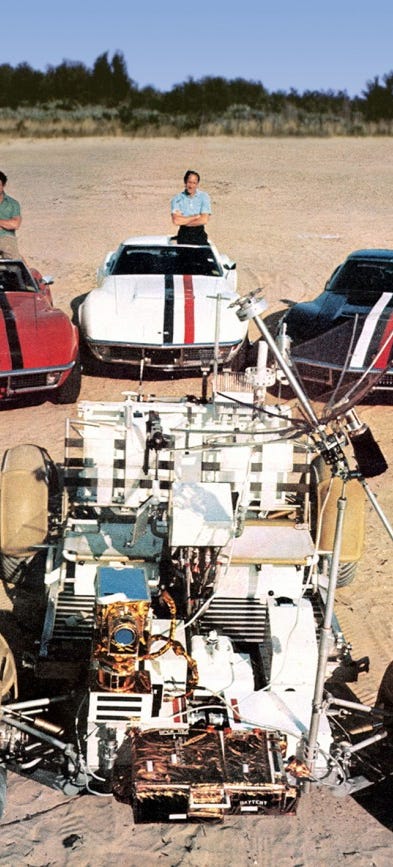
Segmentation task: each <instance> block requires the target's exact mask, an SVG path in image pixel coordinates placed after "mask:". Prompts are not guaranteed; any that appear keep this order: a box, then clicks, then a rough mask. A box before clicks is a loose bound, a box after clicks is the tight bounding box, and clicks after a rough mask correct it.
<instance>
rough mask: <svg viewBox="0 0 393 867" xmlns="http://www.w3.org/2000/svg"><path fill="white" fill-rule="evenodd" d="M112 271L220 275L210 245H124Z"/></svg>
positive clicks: (120, 272)
mask: <svg viewBox="0 0 393 867" xmlns="http://www.w3.org/2000/svg"><path fill="white" fill-rule="evenodd" d="M110 273H111V274H195V275H198V276H199V275H201V276H204V277H221V276H222V270H221V266H220V265H219V264H218V262H217V260H216V258H215V256H214V254H213V251H212V250H211V248H210V247H181V246H173V247H123V248H122V249H121V251H120V254H119V255H118V256H117V258H116V259H115V261H114V263H113V266H112V268H111V270H110Z"/></svg>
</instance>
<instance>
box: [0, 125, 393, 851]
mask: <svg viewBox="0 0 393 867" xmlns="http://www.w3.org/2000/svg"><path fill="white" fill-rule="evenodd" d="M0 151H1V157H0V165H1V168H2V170H3V171H5V172H6V174H7V175H8V176H9V183H8V192H9V193H10V194H11V195H14V196H15V197H16V198H18V199H19V200H20V201H21V204H22V207H23V224H22V228H21V229H20V232H19V245H20V249H21V252H22V253H23V255H24V256H25V258H26V259H27V260H28V261H29V262H30V263H32V264H35V265H36V266H37V267H39V268H40V270H41V271H42V272H43V273H44V274H52V275H53V276H54V277H55V285H54V290H53V294H54V298H55V302H56V304H57V305H58V306H60V307H62V308H63V309H64V310H65V311H67V312H68V313H70V310H71V308H70V304H71V301H72V300H73V299H75V298H77V297H78V296H79V295H81V294H83V293H84V292H87V291H88V290H89V289H90V288H92V287H93V286H94V280H95V270H96V268H97V266H98V265H99V263H100V262H101V260H102V258H103V256H104V254H105V252H106V251H107V250H109V249H113V248H115V247H117V245H118V243H119V242H120V241H121V240H123V239H124V238H125V237H127V236H128V235H133V234H154V233H164V234H165V233H167V232H170V231H171V222H170V218H169V199H170V197H171V196H172V195H173V193H174V192H177V191H178V190H180V189H181V188H182V176H183V173H184V171H185V169H187V168H196V169H197V170H198V171H199V172H200V173H201V176H202V183H201V188H202V189H206V190H208V191H209V192H210V194H211V198H212V205H213V212H214V213H213V216H212V218H211V223H210V227H209V230H210V235H211V237H212V238H213V239H214V241H215V242H216V244H217V246H218V247H219V248H220V249H222V250H225V251H226V252H228V254H230V255H231V257H232V258H233V259H236V261H237V263H238V270H239V278H240V287H241V291H242V292H243V293H245V292H247V291H248V290H250V289H252V288H255V287H257V286H263V287H264V288H265V292H266V297H267V299H268V302H269V305H270V307H269V312H274V311H275V310H278V309H280V307H281V306H282V304H281V302H280V299H282V298H292V299H294V300H297V301H298V300H300V299H305V298H309V297H312V296H313V295H315V294H317V293H318V292H319V291H320V290H321V289H322V287H323V285H324V283H325V281H326V279H327V278H328V276H329V275H330V273H331V272H332V270H333V268H334V267H335V266H336V265H337V264H338V263H339V262H340V261H341V260H342V259H343V257H345V255H347V254H348V253H349V252H351V251H352V250H354V249H358V248H361V247H389V248H390V247H393V228H392V207H391V177H392V167H393V153H392V146H391V141H390V139H386V140H385V139H374V140H371V139H354V140H349V139H327V140H308V139H299V140H296V139H290V140H285V139H284V140H280V139H278V140H259V139H222V138H210V139H203V138H195V139H189V140H187V139H184V140H172V139H168V140H162V139H158V140H147V141H143V140H135V141H133V140H127V139H112V140H110V139H109V140H108V139H102V140H99V139H97V140H80V141H79V140H64V141H48V142H46V141H43V142H41V141H28V140H27V141H26V140H25V141H16V142H13V141H3V142H2V144H1V148H0ZM136 385H137V383H136V382H135V381H131V380H129V379H128V378H127V374H125V375H120V374H119V373H117V372H116V373H115V374H114V375H112V376H111V377H107V378H101V377H92V376H85V377H84V379H83V385H82V392H81V396H80V397H81V399H117V398H118V397H119V396H120V393H121V391H123V390H126V389H133V388H135V387H136ZM199 388H200V385H199V381H197V380H182V381H181V382H175V381H166V382H164V383H163V382H160V383H149V384H147V386H146V390H147V391H150V392H153V391H154V392H158V391H159V390H160V391H161V392H165V393H168V391H169V390H170V391H171V392H172V393H173V392H176V393H178V394H179V393H186V392H187V393H190V391H192V390H195V389H197V392H198V393H199ZM358 411H359V415H360V416H361V418H362V419H363V420H364V421H366V422H367V423H368V424H370V426H371V427H372V430H373V433H374V436H375V438H376V439H377V441H378V442H379V444H380V446H381V448H382V450H383V452H384V454H385V456H386V458H387V459H388V461H389V458H391V456H392V452H393V446H392V433H391V431H392V422H393V406H392V403H391V401H389V400H387V401H385V403H384V404H383V405H376V404H375V402H371V401H369V402H368V403H367V402H365V403H364V404H362V406H361V407H360V408H359V409H358ZM70 414H71V415H72V407H71V408H69V407H60V406H56V405H54V404H52V403H50V402H45V403H43V404H41V405H35V404H34V403H30V402H29V404H28V405H26V403H25V404H21V405H18V406H15V407H14V408H12V409H6V410H4V409H3V410H2V411H1V416H0V453H2V452H3V451H4V449H5V448H7V447H8V446H9V445H11V444H15V443H18V442H28V441H30V442H36V443H39V444H40V445H42V446H44V447H46V448H47V449H48V451H49V452H50V453H51V455H52V457H53V458H54V459H55V460H61V457H62V442H63V433H64V421H65V418H66V417H67V416H68V415H70ZM392 474H393V469H392V468H389V470H388V471H387V472H386V473H385V474H384V475H383V476H381V477H379V478H377V479H373V480H371V482H370V489H371V490H372V492H373V493H374V494H375V495H376V497H377V498H378V503H379V504H380V506H381V508H382V509H383V510H384V512H385V513H386V515H387V517H388V519H389V520H390V521H392V520H393V485H392ZM391 546H392V542H391V541H390V539H389V538H388V535H387V533H386V530H385V528H384V527H383V526H382V522H381V520H380V518H379V517H378V516H377V514H376V512H375V510H374V509H373V508H372V506H371V504H370V502H369V501H368V503H367V534H366V552H365V556H364V559H363V561H362V563H361V565H360V567H359V570H358V576H357V578H356V582H355V584H354V585H352V586H351V587H348V588H344V589H342V590H340V591H338V593H337V604H336V610H337V614H338V617H339V620H340V622H341V624H342V626H343V628H344V632H345V634H346V637H347V638H349V639H350V640H351V641H352V644H353V656H354V658H355V659H356V658H358V657H361V656H364V655H366V654H367V655H368V656H369V657H370V662H371V668H370V673H369V674H362V675H361V676H360V678H359V681H358V684H357V685H355V687H356V692H357V694H358V695H359V697H360V698H361V699H362V700H364V701H366V702H373V701H374V699H375V696H376V691H377V688H378V684H379V681H380V679H381V676H382V673H383V671H384V669H385V667H386V665H387V664H388V662H390V660H391V657H392V655H393V654H392V645H393V642H392V630H393V626H392V623H393V619H392V603H391V568H390V562H391V551H392V548H391ZM391 795H392V787H390V788H388V789H387V790H384V789H383V790H382V791H374V793H373V794H372V795H368V796H367V797H365V796H362V797H359V798H358V800H355V799H352V798H346V799H337V798H334V797H333V796H332V795H331V794H330V793H329V792H321V793H318V794H317V793H315V792H314V793H313V794H312V795H306V796H304V797H303V798H302V799H301V802H300V806H299V809H298V813H297V815H296V816H295V817H291V818H282V819H272V818H267V819H257V820H255V819H246V818H243V817H233V818H232V819H229V820H227V822H226V824H224V825H222V826H221V825H220V826H206V825H204V826H191V825H188V826H181V825H174V826H147V827H146V826H134V824H133V820H132V814H131V811H130V808H129V807H127V806H125V805H124V804H120V803H118V802H116V801H114V800H113V799H106V798H101V799H99V798H93V797H84V798H82V799H79V800H64V798H63V797H62V796H61V795H59V794H58V793H56V792H53V791H50V790H48V789H44V788H42V787H40V786H38V785H37V784H36V783H34V782H32V781H26V780H25V779H21V778H19V777H17V776H16V775H11V774H10V775H9V787H8V802H7V809H6V813H5V816H4V818H3V820H2V822H1V823H0V828H1V841H2V845H1V849H0V864H4V865H7V867H8V865H9V867H11V865H12V867H15V865H19V864H22V863H23V864H26V865H31V867H43V865H51V867H52V865H53V867H54V865H56V867H63V865H74V864H75V865H79V867H90V865H94V867H101V865H102V867H109V865H112V864H113V865H115V864H116V865H117V864H118V863H119V862H122V863H123V864H126V865H132V867H133V865H137V864H139V863H140V862H141V861H143V863H144V864H145V865H146V867H150V865H152V867H153V865H156V864H159V865H161V864H162V865H164V864H166V865H168V867H175V865H180V864H184V865H199V867H203V865H206V867H207V865H214V867H227V865H229V864H237V865H239V867H246V865H247V867H251V865H256V867H260V865H263V867H265V865H274V867H276V865H280V867H286V865H293V867H295V865H297V867H303V865H307V867H309V865H310V867H313V865H329V867H330V865H336V864H345V865H348V867H352V865H362V867H363V865H364V867H366V865H367V867H371V865H377V867H383V865H390V864H391V863H392V859H393V838H392V834H391V830H392V829H393V812H392V807H391V804H392V798H391Z"/></svg>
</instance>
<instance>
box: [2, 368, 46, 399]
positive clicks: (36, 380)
mask: <svg viewBox="0 0 393 867" xmlns="http://www.w3.org/2000/svg"><path fill="white" fill-rule="evenodd" d="M42 389H45V390H46V389H48V385H47V372H43V373H25V374H22V375H21V376H12V375H8V376H0V393H2V394H3V395H4V394H5V395H11V394H17V393H19V392H25V391H34V390H37V391H40V390H42Z"/></svg>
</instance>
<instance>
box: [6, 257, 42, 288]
mask: <svg viewBox="0 0 393 867" xmlns="http://www.w3.org/2000/svg"><path fill="white" fill-rule="evenodd" d="M35 288H36V287H35V285H34V283H33V280H32V277H31V275H30V274H29V272H28V270H27V268H26V267H25V265H24V264H23V262H0V291H1V292H24V291H26V289H27V290H28V291H31V290H34V289H35Z"/></svg>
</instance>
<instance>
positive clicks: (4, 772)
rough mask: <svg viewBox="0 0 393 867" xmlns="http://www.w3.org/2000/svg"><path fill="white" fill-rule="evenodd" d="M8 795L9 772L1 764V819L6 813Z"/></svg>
mask: <svg viewBox="0 0 393 867" xmlns="http://www.w3.org/2000/svg"><path fill="white" fill-rule="evenodd" d="M6 795H7V770H6V768H5V767H4V766H3V765H2V764H0V819H1V817H2V815H3V813H4V809H5V802H6Z"/></svg>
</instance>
